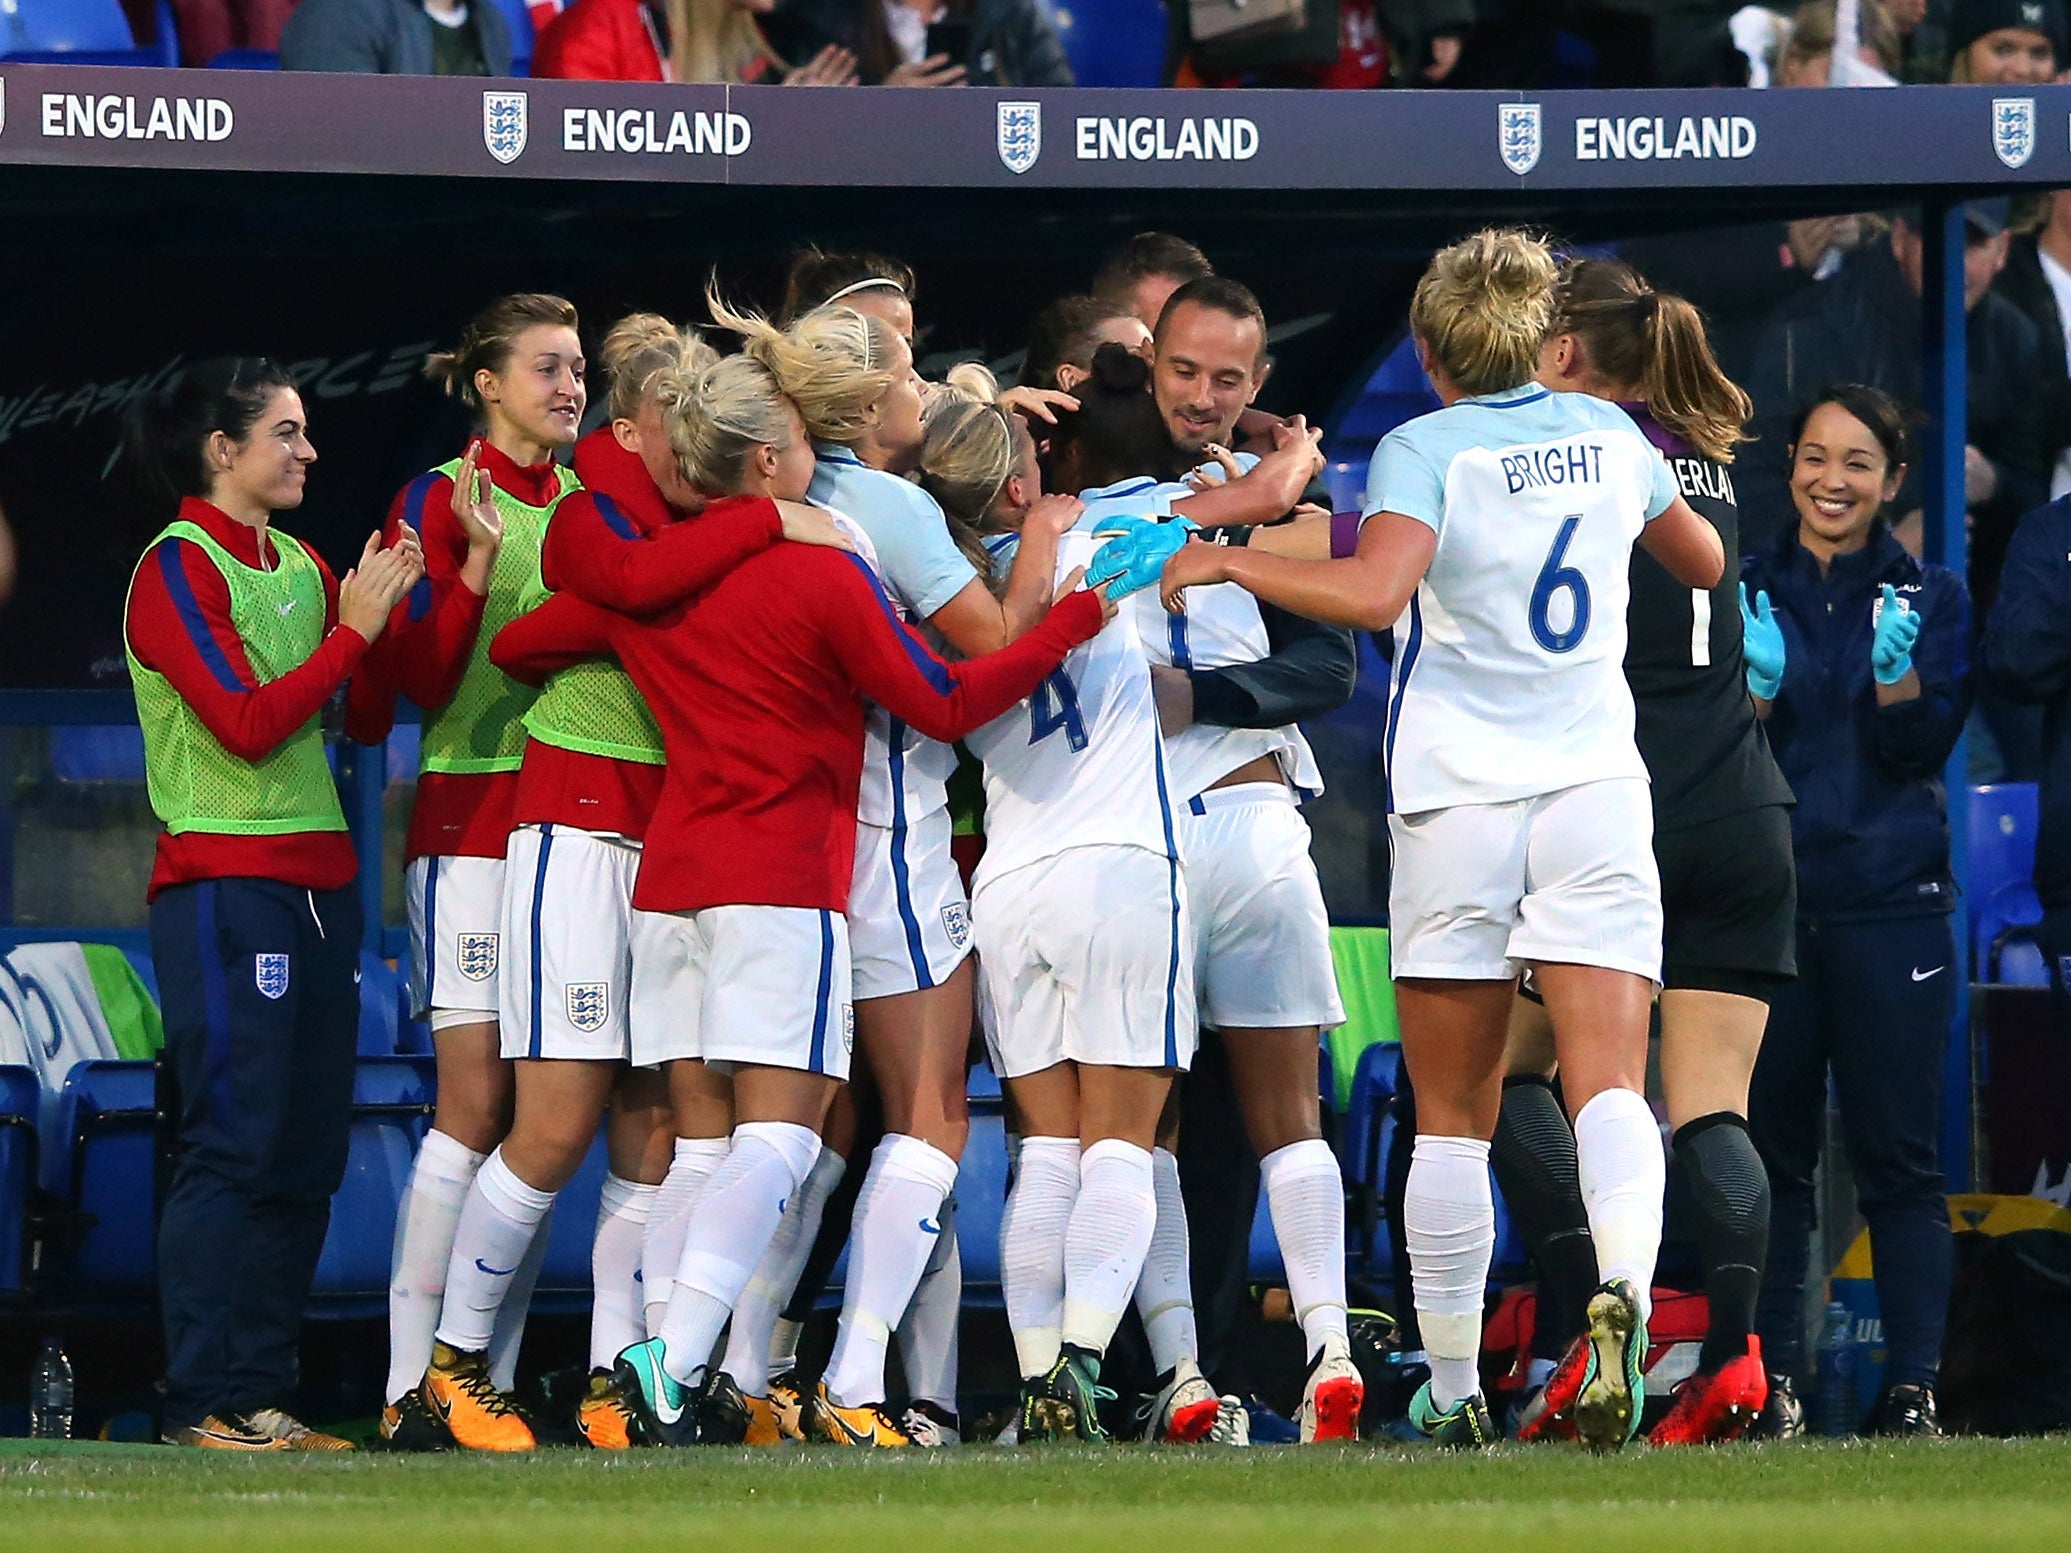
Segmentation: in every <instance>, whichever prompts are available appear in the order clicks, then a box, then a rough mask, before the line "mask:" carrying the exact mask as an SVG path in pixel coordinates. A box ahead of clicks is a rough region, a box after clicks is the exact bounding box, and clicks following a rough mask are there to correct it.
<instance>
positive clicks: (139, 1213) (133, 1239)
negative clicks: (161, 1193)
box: [42, 1062, 158, 1309]
mask: <svg viewBox="0 0 2071 1553" xmlns="http://www.w3.org/2000/svg"><path fill="white" fill-rule="evenodd" d="M42 1148H43V1171H42V1174H43V1185H44V1187H45V1189H46V1190H48V1191H50V1192H51V1193H52V1194H53V1195H54V1196H55V1197H57V1198H58V1199H59V1200H60V1201H61V1202H63V1203H64V1204H65V1205H66V1207H65V1211H64V1213H63V1216H62V1218H61V1221H60V1234H59V1236H58V1245H57V1256H56V1257H55V1259H54V1261H55V1270H56V1273H57V1276H58V1279H59V1291H60V1292H61V1293H62V1295H63V1297H64V1298H65V1300H66V1302H67V1303H68V1304H72V1305H77V1306H80V1307H85V1308H109V1307H113V1308H122V1309H131V1308H135V1307H137V1306H140V1305H147V1304H149V1303H150V1302H151V1300H152V1299H153V1298H154V1296H155V1291H156V1289H157V1270H156V1235H155V1232H154V1225H155V1223H156V1220H157V1207H158V1161H157V1152H158V1094H157V1069H156V1065H155V1064H153V1063H149V1062H82V1063H79V1064H77V1065H76V1066H74V1067H73V1069H72V1071H71V1073H70V1075H69V1076H68V1077H67V1078H66V1080H65V1085H64V1088H63V1089H62V1090H61V1091H60V1092H59V1094H58V1098H57V1106H56V1110H55V1113H54V1117H53V1119H52V1120H51V1121H50V1122H49V1123H47V1124H46V1126H45V1127H44V1129H43V1136H42Z"/></svg>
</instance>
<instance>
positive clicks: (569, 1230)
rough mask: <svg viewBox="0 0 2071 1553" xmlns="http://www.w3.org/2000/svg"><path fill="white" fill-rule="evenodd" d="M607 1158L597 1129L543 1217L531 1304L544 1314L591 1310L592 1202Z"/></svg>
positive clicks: (600, 1192)
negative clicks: (543, 1238)
mask: <svg viewBox="0 0 2071 1553" xmlns="http://www.w3.org/2000/svg"><path fill="white" fill-rule="evenodd" d="M609 1169H610V1156H609V1155H608V1154H607V1153H606V1151H605V1147H604V1135H603V1133H602V1132H601V1131H600V1132H599V1133H598V1135H597V1141H596V1142H595V1143H593V1144H591V1145H590V1152H589V1153H588V1154H587V1155H586V1156H584V1159H583V1162H582V1165H581V1167H580V1168H578V1169H577V1171H576V1172H575V1179H574V1180H572V1181H570V1182H569V1183H568V1184H567V1185H566V1186H564V1187H562V1188H561V1195H560V1196H559V1197H556V1198H555V1199H554V1209H553V1215H552V1217H550V1218H549V1219H548V1220H547V1231H546V1234H547V1249H546V1260H545V1261H543V1262H541V1263H540V1265H539V1283H538V1284H537V1285H536V1286H535V1288H534V1291H533V1295H532V1308H533V1309H534V1310H535V1311H539V1312H542V1313H546V1314H554V1315H573V1314H581V1313H586V1312H587V1311H588V1310H589V1308H590V1249H591V1247H592V1246H593V1245H594V1244H595V1243H596V1238H597V1200H598V1198H600V1197H601V1196H603V1194H604V1177H605V1175H606V1173H607V1172H608V1171H609Z"/></svg>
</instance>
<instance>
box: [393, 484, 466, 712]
mask: <svg viewBox="0 0 2071 1553" xmlns="http://www.w3.org/2000/svg"><path fill="white" fill-rule="evenodd" d="M405 528H408V529H410V530H412V531H413V532H414V533H415V534H416V535H417V539H418V543H419V544H421V545H422V546H423V547H424V579H423V580H422V581H421V582H419V583H418V584H417V586H416V587H414V588H412V589H411V590H410V591H409V593H407V594H406V595H404V597H403V598H402V599H401V601H400V602H398V603H397V605H396V607H395V609H394V611H393V612H392V613H391V614H390V615H389V617H388V625H387V627H386V629H384V630H383V631H382V633H381V639H380V640H379V641H378V642H376V643H375V645H374V650H373V651H372V652H371V653H369V654H368V658H367V667H366V670H365V673H364V676H363V677H364V679H365V681H366V682H367V689H368V691H369V692H379V691H387V692H389V693H395V692H401V693H402V694H403V695H406V696H408V697H409V698H410V699H411V700H412V701H414V702H416V703H417V705H419V706H420V707H423V708H425V709H427V710H431V709H433V708H437V707H441V706H444V705H445V704H446V703H447V702H448V701H450V700H451V699H452V698H453V692H454V691H455V690H457V689H458V688H459V686H460V677H461V675H462V674H463V673H465V672H466V670H467V661H468V658H469V656H470V655H471V654H472V653H473V652H474V650H475V637H476V636H477V635H478V634H480V631H481V628H482V610H483V607H484V605H485V604H486V603H487V602H488V600H487V598H486V597H485V596H484V595H482V594H479V593H477V592H475V591H474V590H473V589H472V588H470V587H468V585H467V584H466V583H464V582H463V581H461V579H460V569H461V567H462V566H463V565H465V564H466V562H467V535H466V534H465V533H464V532H462V530H461V527H460V522H459V520H458V519H457V518H455V517H454V516H453V482H452V481H451V480H450V479H448V478H447V477H446V476H445V475H442V474H438V473H436V472H434V473H430V474H421V475H419V476H418V477H417V478H416V479H414V480H412V481H411V482H410V483H409V484H408V485H406V486H404V487H403V489H402V490H401V491H400V492H399V493H398V494H397V496H396V499H395V501H394V502H393V503H392V504H391V505H390V507H389V511H388V521H387V522H386V523H385V524H383V525H382V530H381V542H382V543H383V544H384V545H392V544H394V543H395V542H396V541H397V540H398V539H399V538H401V537H402V532H403V530H404V529H405Z"/></svg>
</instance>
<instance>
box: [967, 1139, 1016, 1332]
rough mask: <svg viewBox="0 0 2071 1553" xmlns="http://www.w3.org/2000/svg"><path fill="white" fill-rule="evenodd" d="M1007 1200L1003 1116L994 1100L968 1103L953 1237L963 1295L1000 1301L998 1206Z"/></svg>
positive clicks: (973, 1301)
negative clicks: (986, 1104) (966, 1138)
mask: <svg viewBox="0 0 2071 1553" xmlns="http://www.w3.org/2000/svg"><path fill="white" fill-rule="evenodd" d="M1006 1202H1007V1119H1006V1117H1005V1116H1004V1115H1002V1114H1001V1112H1000V1110H999V1108H998V1107H997V1106H992V1107H986V1108H981V1107H979V1106H976V1105H974V1106H972V1108H971V1138H970V1141H969V1142H968V1143H966V1144H965V1145H964V1157H963V1159H962V1160H961V1161H960V1162H959V1163H958V1165H957V1168H956V1239H957V1245H958V1246H959V1247H960V1248H961V1250H962V1253H963V1260H964V1301H965V1303H966V1304H970V1305H985V1306H997V1305H998V1304H999V1302H1000V1210H1001V1209H1002V1208H1004V1207H1005V1206H1006Z"/></svg>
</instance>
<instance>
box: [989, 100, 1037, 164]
mask: <svg viewBox="0 0 2071 1553" xmlns="http://www.w3.org/2000/svg"><path fill="white" fill-rule="evenodd" d="M994 125H995V127H996V129H997V132H998V133H997V136H996V139H995V142H994V143H995V144H996V145H997V146H998V147H999V153H1000V162H1001V163H1002V164H1003V165H1004V166H1005V167H1006V169H1007V171H1008V172H1010V173H1015V174H1020V173H1025V172H1027V171H1028V170H1029V169H1030V168H1031V167H1033V166H1035V164H1036V158H1037V157H1039V156H1041V155H1042V154H1043V105H1042V104H1041V103H1039V102H1003V103H1000V104H998V105H997V108H996V111H995V116H994Z"/></svg>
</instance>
